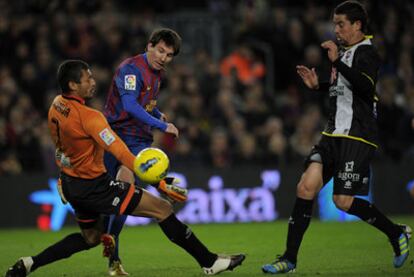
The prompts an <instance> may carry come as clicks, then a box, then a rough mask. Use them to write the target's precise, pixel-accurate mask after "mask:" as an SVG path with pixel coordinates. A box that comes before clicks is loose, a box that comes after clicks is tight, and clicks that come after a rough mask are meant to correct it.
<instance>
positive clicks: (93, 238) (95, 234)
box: [82, 230, 102, 247]
mask: <svg viewBox="0 0 414 277" xmlns="http://www.w3.org/2000/svg"><path fill="white" fill-rule="evenodd" d="M101 234H102V233H101V232H100V231H98V230H94V231H92V232H82V236H83V239H84V240H85V242H86V244H88V245H89V246H90V247H95V246H97V245H98V244H99V243H100V242H101Z"/></svg>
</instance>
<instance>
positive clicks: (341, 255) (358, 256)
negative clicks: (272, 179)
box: [0, 217, 414, 277]
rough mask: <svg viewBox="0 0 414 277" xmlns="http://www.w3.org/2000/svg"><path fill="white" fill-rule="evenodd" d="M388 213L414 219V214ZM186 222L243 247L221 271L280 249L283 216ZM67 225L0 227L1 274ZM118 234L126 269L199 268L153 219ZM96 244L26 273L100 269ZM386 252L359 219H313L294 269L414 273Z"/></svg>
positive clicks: (222, 244)
mask: <svg viewBox="0 0 414 277" xmlns="http://www.w3.org/2000/svg"><path fill="white" fill-rule="evenodd" d="M395 220H396V221H397V222H404V223H407V224H409V225H411V226H414V217H405V218H395ZM192 229H193V231H194V232H195V233H196V234H197V236H198V237H199V238H200V239H201V240H202V241H203V242H205V244H206V245H208V247H209V248H210V249H211V250H212V251H216V252H220V253H221V252H225V253H238V252H243V253H246V254H247V259H246V260H245V262H244V263H243V265H242V266H241V267H240V268H236V269H235V271H234V272H233V273H230V272H225V273H223V274H222V275H221V276H233V275H234V276H265V275H264V274H263V273H261V270H260V267H261V265H262V264H264V263H267V262H270V261H271V260H273V259H274V257H275V255H276V254H278V253H279V254H280V253H282V251H283V250H284V245H285V237H286V231H287V223H286V221H276V222H274V223H254V224H224V225H215V224H213V225H194V226H192ZM74 231H77V229H76V228H65V229H64V230H62V231H60V232H56V233H52V232H47V233H44V232H40V231H37V230H33V229H2V230H0V242H1V243H0V245H1V248H0V270H1V271H0V274H4V273H3V272H5V271H6V269H7V267H8V266H10V265H11V264H13V263H14V262H15V260H16V259H17V258H18V257H20V256H25V255H26V256H27V255H34V254H36V253H38V252H39V251H41V250H42V249H44V248H45V247H47V246H48V245H50V244H51V243H53V242H56V241H57V240H59V239H60V238H62V237H63V236H65V235H67V234H69V233H72V232H74ZM121 240H122V242H121V256H122V259H123V264H124V265H125V268H126V270H127V271H128V272H129V273H130V275H131V276H168V277H174V276H203V274H202V273H201V270H200V269H199V267H198V265H197V264H196V262H195V261H194V260H193V259H192V258H191V257H190V256H189V255H187V254H186V252H184V251H183V250H181V249H180V248H178V247H176V246H175V245H174V244H172V243H171V242H169V241H168V240H167V239H166V237H165V236H164V235H163V234H162V232H161V230H160V229H159V228H158V226H157V225H151V226H145V227H125V229H124V231H123V233H122V236H121ZM101 250H102V249H101V247H96V248H95V249H91V250H89V251H86V252H83V253H78V254H75V255H74V256H72V257H71V258H69V259H66V260H62V261H58V262H56V263H53V264H51V265H48V266H46V267H43V268H40V269H38V270H37V271H36V272H35V273H33V274H32V275H30V276H34V277H36V276H53V277H58V276H65V277H70V276H76V277H80V276H88V277H94V276H106V260H105V259H103V258H102V257H101ZM392 256H393V254H392V249H391V246H390V245H389V243H388V241H387V239H386V237H385V236H384V235H383V234H382V233H380V232H378V231H377V230H376V229H374V228H373V227H371V226H368V225H367V224H365V223H363V222H353V223H331V222H330V223H322V222H319V221H317V220H314V221H313V222H312V224H311V226H310V227H309V229H308V232H307V233H306V236H305V239H304V241H303V243H302V247H301V252H300V254H299V264H298V268H297V273H296V274H295V275H298V276H317V275H325V276H378V275H381V276H384V275H385V276H408V275H411V276H412V275H414V265H413V261H412V258H411V256H410V257H409V259H408V261H407V262H406V264H405V265H404V266H403V267H402V268H401V269H394V268H393V266H392ZM413 256H414V255H413ZM1 276H2V275H1Z"/></svg>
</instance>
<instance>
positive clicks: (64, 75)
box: [6, 60, 245, 277]
mask: <svg viewBox="0 0 414 277" xmlns="http://www.w3.org/2000/svg"><path fill="white" fill-rule="evenodd" d="M58 82H59V85H60V87H61V89H62V94H61V95H58V96H57V97H56V98H55V99H54V100H53V102H52V104H51V107H50V109H49V115H48V126H49V130H50V133H51V136H52V139H53V141H54V143H55V146H56V163H57V165H58V166H59V168H60V182H59V186H60V192H61V196H62V199H65V200H66V201H67V202H69V203H70V204H71V205H72V207H73V208H74V210H75V216H76V220H77V222H78V225H79V227H80V229H81V232H77V233H73V234H70V235H68V236H66V237H65V238H63V239H62V240H60V241H58V242H57V243H55V244H53V245H51V246H49V247H48V248H46V249H45V250H43V251H42V252H40V253H39V254H37V255H35V256H26V257H22V258H20V259H18V260H17V262H16V263H15V264H14V265H12V266H11V267H10V268H9V269H8V271H7V272H6V277H24V276H27V275H28V274H30V273H31V272H33V271H35V270H37V269H38V268H39V267H42V266H45V265H47V264H50V263H52V262H55V261H58V260H61V259H65V258H68V257H70V256H71V255H73V254H75V253H77V252H80V251H83V250H87V249H90V248H92V247H94V246H96V245H98V244H99V242H100V239H101V235H102V233H103V230H102V227H101V226H102V222H101V215H102V214H106V215H109V214H118V215H122V214H126V215H133V216H145V217H152V218H155V219H156V220H157V221H158V224H159V226H160V228H161V230H162V231H163V232H164V234H165V235H166V236H167V237H168V238H169V239H170V240H171V241H172V242H174V243H175V244H177V245H178V246H180V247H181V248H183V249H184V250H185V251H187V252H188V253H189V254H190V255H191V256H192V257H193V258H194V259H195V260H196V261H197V263H198V264H199V265H200V267H202V269H203V271H204V273H205V274H208V275H212V274H217V273H220V272H222V271H225V270H232V269H233V268H235V267H237V266H239V265H240V264H241V263H242V261H243V260H244V258H245V256H244V255H242V254H239V255H228V256H222V255H217V254H216V253H213V252H211V251H209V250H208V249H207V247H206V246H205V245H204V244H203V243H202V242H201V241H199V240H198V239H197V237H196V236H195V234H194V233H193V232H192V231H191V229H190V228H189V227H187V226H186V225H184V224H183V223H182V222H181V221H179V220H178V219H177V218H176V216H175V214H174V213H173V211H172V207H171V204H170V202H168V201H166V200H163V199H161V198H159V197H156V196H154V195H152V194H151V193H149V192H148V191H146V190H144V189H141V188H137V187H135V186H134V184H131V183H128V182H124V181H120V180H115V179H113V178H111V177H110V176H109V175H108V174H107V173H106V169H105V166H104V163H103V154H104V151H109V152H110V153H111V154H112V155H114V156H115V157H116V158H117V159H118V160H119V161H120V162H121V163H122V165H124V166H125V167H127V168H128V169H129V170H131V171H132V172H134V168H133V163H134V159H135V156H134V155H133V154H132V153H131V152H130V151H129V150H128V148H127V146H126V145H125V143H124V142H123V141H122V140H121V139H120V138H119V136H118V135H117V134H116V133H115V132H114V131H113V130H112V129H111V127H110V126H109V125H108V122H107V121H106V119H105V117H104V116H103V115H102V114H101V113H100V112H99V111H97V110H94V109H92V108H89V107H87V106H86V105H85V100H87V99H89V98H92V97H93V96H94V94H95V80H94V79H93V77H92V73H91V71H90V69H89V66H88V65H87V64H86V63H85V62H83V61H80V60H68V61H65V62H63V63H62V64H61V65H60V66H59V69H58ZM168 187H169V186H165V188H167V189H168ZM166 193H167V194H169V195H170V196H172V197H175V196H174V194H170V193H171V192H170V191H168V190H167V191H166Z"/></svg>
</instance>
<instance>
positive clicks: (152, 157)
mask: <svg viewBox="0 0 414 277" xmlns="http://www.w3.org/2000/svg"><path fill="white" fill-rule="evenodd" d="M169 166H170V160H169V159H168V156H167V154H165V153H164V152H163V151H162V150H160V149H158V148H153V147H149V148H145V149H143V150H141V152H139V153H138V155H137V156H136V157H135V160H134V171H135V174H136V175H137V176H138V178H139V179H140V180H141V181H142V182H144V183H147V184H157V183H159V182H160V181H161V180H162V179H164V177H165V176H167V173H168V168H169Z"/></svg>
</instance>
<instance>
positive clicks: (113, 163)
mask: <svg viewBox="0 0 414 277" xmlns="http://www.w3.org/2000/svg"><path fill="white" fill-rule="evenodd" d="M151 143H152V141H145V142H138V143H135V144H134V145H128V144H127V146H128V149H129V150H130V151H131V152H132V154H134V155H135V156H136V155H137V154H138V153H139V151H141V150H142V149H144V148H148V147H151ZM104 164H105V167H106V170H107V171H108V174H109V175H110V176H111V177H112V178H115V177H116V173H117V172H118V169H119V167H120V166H121V163H120V162H119V161H118V160H117V159H116V158H115V156H113V155H112V154H111V153H109V152H106V151H105V154H104ZM135 184H137V185H138V184H139V180H138V178H135Z"/></svg>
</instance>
